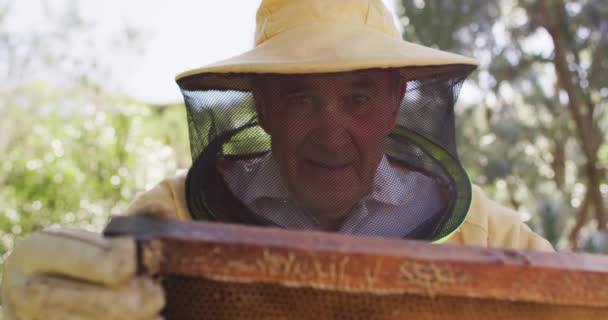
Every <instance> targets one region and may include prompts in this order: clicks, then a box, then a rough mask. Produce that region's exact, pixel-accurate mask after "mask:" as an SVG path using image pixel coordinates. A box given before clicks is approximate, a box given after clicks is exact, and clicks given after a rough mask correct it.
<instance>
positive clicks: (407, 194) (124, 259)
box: [2, 0, 552, 320]
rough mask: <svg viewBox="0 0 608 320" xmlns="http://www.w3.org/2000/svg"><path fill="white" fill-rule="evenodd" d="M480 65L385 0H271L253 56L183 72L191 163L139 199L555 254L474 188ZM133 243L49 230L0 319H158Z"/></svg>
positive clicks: (259, 219)
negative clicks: (398, 23)
mask: <svg viewBox="0 0 608 320" xmlns="http://www.w3.org/2000/svg"><path fill="white" fill-rule="evenodd" d="M475 66H476V61H474V60H472V59H470V58H466V57H462V56H459V55H455V54H451V53H447V52H442V51H438V50H434V49H431V48H426V47H422V46H419V45H415V44H411V43H408V42H405V41H403V40H401V38H400V36H399V33H398V32H397V30H396V28H395V26H394V24H393V20H392V17H391V15H390V13H389V12H388V11H387V10H386V8H384V6H383V5H382V3H381V1H380V0H348V1H345V0H339V1H338V0H335V1H329V0H266V1H263V3H262V5H261V7H260V9H259V11H258V15H257V28H256V46H255V48H254V49H252V50H250V51H248V52H245V53H243V54H241V55H239V56H236V57H233V58H230V59H227V60H224V61H221V62H218V63H216V64H213V65H211V66H207V67H204V68H201V69H196V70H192V71H189V72H186V73H183V74H181V75H179V76H178V77H177V82H178V84H179V85H180V88H181V89H182V92H183V94H184V97H185V101H186V106H187V108H188V121H189V125H190V140H191V146H192V156H193V165H192V168H191V169H190V170H189V172H188V175H187V176H180V177H175V178H170V179H167V180H165V181H163V182H161V184H159V185H158V186H157V187H155V188H154V189H152V190H150V191H148V192H146V193H143V194H141V195H139V196H138V197H137V199H135V201H134V202H133V204H132V205H131V206H130V207H129V208H128V209H127V210H126V213H125V214H129V215H137V214H156V215H160V216H164V217H169V218H177V219H182V220H212V221H220V222H233V223H241V224H249V225H266V226H274V227H280V228H289V229H300V230H323V231H336V232H342V233H349V234H357V235H368V236H380V237H393V238H404V239H420V240H427V241H433V242H436V243H440V242H447V243H454V244H465V245H476V246H491V247H503V248H516V249H531V250H552V248H551V246H550V245H549V244H548V242H547V241H546V240H544V239H542V238H541V237H539V236H538V235H536V234H534V233H533V232H532V231H531V230H530V229H529V228H528V227H527V226H526V225H525V224H523V223H522V222H521V221H520V220H519V219H518V216H517V214H516V213H515V212H513V211H511V210H509V209H506V208H504V207H501V206H500V205H498V204H496V203H495V202H493V201H491V200H489V199H488V198H486V196H485V195H484V194H483V193H482V191H481V190H480V189H479V188H478V187H475V186H471V184H470V181H469V179H468V177H467V175H466V172H465V171H464V169H463V168H462V166H461V165H460V162H459V160H458V156H457V153H456V144H455V137H454V117H453V116H454V113H453V107H454V103H455V101H456V97H457V94H458V90H459V88H460V85H461V84H462V82H463V81H464V79H465V78H466V76H467V75H468V74H469V73H470V72H472V71H473V70H474V69H475ZM134 259H135V249H134V245H133V241H132V239H129V238H119V239H105V238H102V237H100V236H98V235H94V234H85V233H82V232H75V231H65V230H59V231H43V232H39V233H36V234H34V235H32V236H31V237H30V238H28V239H26V240H25V241H22V242H21V243H20V244H19V245H18V246H17V248H16V249H15V250H14V252H13V253H12V255H11V256H10V257H9V259H8V261H7V263H6V270H5V278H4V282H3V291H2V294H3V299H2V301H3V305H4V312H5V319H7V320H8V319H11V320H13V319H155V318H157V317H158V313H159V310H161V308H162V305H163V294H162V290H161V289H160V287H159V286H158V285H157V284H156V283H154V282H153V281H152V280H151V279H148V278H145V277H137V276H135V275H134V274H135V263H134Z"/></svg>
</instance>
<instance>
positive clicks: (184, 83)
mask: <svg viewBox="0 0 608 320" xmlns="http://www.w3.org/2000/svg"><path fill="white" fill-rule="evenodd" d="M256 22H257V28H256V34H255V47H254V48H253V49H251V50H249V51H247V52H244V53H242V54H240V55H237V56H234V57H231V58H228V59H226V60H222V61H219V62H216V63H213V64H211V65H207V66H204V67H201V68H197V69H193V70H189V71H186V72H183V73H181V74H179V75H177V77H176V81H177V82H178V83H179V84H180V87H182V88H184V87H186V88H190V87H196V86H208V85H210V84H211V85H212V84H213V83H214V82H215V81H218V82H220V83H221V82H222V80H221V79H213V78H212V77H201V76H204V75H212V74H228V73H253V74H265V73H272V74H311V73H332V72H344V71H353V70H365V69H373V68H401V67H417V66H418V67H431V66H434V67H441V66H443V68H434V72H432V73H444V72H445V73H453V72H455V71H459V70H466V71H467V72H470V71H471V70H472V69H474V68H475V67H476V66H477V65H478V62H477V61H476V60H475V59H472V58H469V57H465V56H462V55H458V54H454V53H449V52H445V51H441V50H437V49H433V48H429V47H425V46H422V45H418V44H414V43H411V42H408V41H404V40H403V39H402V38H401V36H400V34H399V32H398V30H397V28H396V27H395V24H394V20H393V17H392V15H391V13H390V12H389V11H388V10H387V9H386V7H385V6H384V5H383V4H382V2H381V1H379V0H349V1H327V0H308V1H290V0H266V1H263V2H262V4H261V6H260V8H259V10H258V13H257V18H256ZM429 72H431V71H427V72H426V73H425V74H424V75H426V76H428V73H429ZM232 85H236V86H241V87H248V84H247V83H234V82H233V83H232Z"/></svg>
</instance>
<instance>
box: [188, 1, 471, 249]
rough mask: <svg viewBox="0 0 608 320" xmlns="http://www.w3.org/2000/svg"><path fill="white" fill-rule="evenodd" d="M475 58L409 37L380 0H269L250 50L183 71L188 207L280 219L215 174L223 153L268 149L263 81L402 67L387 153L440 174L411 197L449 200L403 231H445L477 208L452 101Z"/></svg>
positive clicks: (243, 219) (243, 156)
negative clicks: (261, 105)
mask: <svg viewBox="0 0 608 320" xmlns="http://www.w3.org/2000/svg"><path fill="white" fill-rule="evenodd" d="M476 66H477V61H476V60H474V59H472V58H468V57H465V56H461V55H458V54H453V53H449V52H444V51H441V50H437V49H433V48H429V47H425V46H421V45H417V44H414V43H410V42H407V41H404V40H403V39H402V38H401V36H400V34H399V32H398V30H397V28H396V27H395V24H394V20H393V17H392V15H391V13H390V12H389V11H388V10H387V9H386V7H385V6H384V5H383V3H382V2H381V1H380V0H264V1H262V4H261V6H260V8H259V10H258V13H257V19H256V32H255V47H254V48H253V49H251V50H249V51H247V52H244V53H242V54H240V55H237V56H234V57H231V58H228V59H226V60H222V61H219V62H216V63H213V64H211V65H208V66H204V67H201V68H197V69H193V70H190V71H186V72H184V73H181V74H179V75H178V76H177V77H176V81H177V83H178V85H179V86H180V89H181V90H182V94H183V95H184V100H185V103H186V107H187V111H188V124H189V134H190V146H191V152H192V159H193V164H192V167H191V168H190V170H189V173H188V178H187V180H186V201H187V203H188V209H189V210H190V213H191V214H192V216H193V218H195V219H203V220H215V221H224V222H236V223H247V224H258V225H271V226H272V225H274V224H273V223H272V221H268V220H267V219H265V217H261V216H260V214H258V212H256V211H255V210H254V209H253V208H248V207H247V206H246V205H244V203H242V201H240V200H243V199H240V198H239V196H238V192H237V191H238V190H237V191H235V189H234V188H231V187H230V186H229V185H227V183H226V181H225V179H223V177H222V175H221V174H219V173H218V168H219V167H221V166H222V165H225V164H226V161H228V162H231V163H232V164H231V165H234V162H235V161H249V160H250V159H259V158H261V156H262V155H264V154H267V153H268V152H269V151H271V137H270V136H268V135H267V134H266V132H265V131H264V130H263V129H262V128H261V127H260V125H259V123H258V121H257V113H256V99H255V97H254V91H255V90H256V87H257V88H258V89H259V85H258V86H256V84H259V83H263V82H265V81H266V79H271V78H273V79H277V78H279V79H281V80H288V79H290V78H294V77H295V78H297V77H308V76H312V77H328V78H331V77H336V76H343V75H348V74H350V73H357V72H362V73H365V72H377V70H387V71H389V72H391V73H393V72H397V74H398V75H399V78H400V81H398V82H396V83H398V85H399V86H401V87H400V90H398V91H399V92H403V97H402V99H401V104H400V106H399V113H398V116H397V120H396V121H397V123H396V126H395V128H394V130H392V132H391V133H390V134H389V136H388V137H387V139H386V146H385V155H386V156H387V157H388V159H389V160H390V162H391V164H392V165H393V167H395V168H401V169H403V170H405V171H406V172H407V171H410V172H412V171H414V172H417V173H419V174H422V175H424V176H426V177H428V178H429V179H432V180H433V181H434V182H433V184H434V185H436V188H437V192H435V195H429V194H412V195H411V199H413V201H414V203H427V204H429V203H430V204H432V203H439V202H440V203H441V204H442V206H441V210H437V208H433V209H432V210H431V207H432V205H431V206H430V207H429V212H428V214H426V215H423V216H418V218H416V219H418V220H419V221H415V220H412V221H404V222H403V223H404V224H411V225H416V228H415V230H413V231H411V232H410V231H408V232H407V233H404V234H402V235H401V236H402V237H404V238H413V239H424V240H432V241H442V240H445V239H447V237H449V236H450V235H451V234H453V233H454V232H455V231H456V230H457V229H458V228H459V226H460V225H461V224H462V223H463V221H464V219H465V218H466V215H467V212H468V209H469V207H470V201H471V184H470V180H469V178H468V176H467V174H466V172H465V171H464V169H463V167H462V165H461V164H460V161H459V159H458V155H457V152H456V143H455V124H454V108H453V107H454V104H455V102H456V100H457V97H458V93H459V89H460V87H461V85H462V83H463V82H464V80H465V79H466V77H467V76H468V75H469V74H470V73H471V72H472V71H473V70H474V69H475V68H476ZM332 79H334V78H332ZM275 89H276V88H269V89H266V90H275ZM277 183H279V181H277ZM408 197H410V196H408ZM419 200H421V201H419ZM412 208H413V210H417V212H418V213H420V212H424V210H425V208H414V207H412ZM431 211H432V212H431ZM406 213H407V212H406ZM404 216H406V217H408V216H412V217H414V216H415V215H413V214H412V215H408V214H405V215H404ZM274 226H276V225H274Z"/></svg>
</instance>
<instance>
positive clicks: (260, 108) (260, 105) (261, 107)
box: [252, 85, 269, 134]
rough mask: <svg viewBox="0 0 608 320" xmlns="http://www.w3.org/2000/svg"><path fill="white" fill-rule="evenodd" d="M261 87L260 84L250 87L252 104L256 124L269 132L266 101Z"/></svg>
mask: <svg viewBox="0 0 608 320" xmlns="http://www.w3.org/2000/svg"><path fill="white" fill-rule="evenodd" d="M262 91H263V89H262V88H261V87H260V86H257V85H256V86H254V87H253V89H252V94H253V104H254V105H255V112H256V115H257V118H258V124H259V125H260V127H261V128H262V129H263V130H264V131H265V132H266V133H268V134H269V132H268V127H267V123H266V121H265V119H266V103H265V100H266V98H265V95H264V93H263V92H262Z"/></svg>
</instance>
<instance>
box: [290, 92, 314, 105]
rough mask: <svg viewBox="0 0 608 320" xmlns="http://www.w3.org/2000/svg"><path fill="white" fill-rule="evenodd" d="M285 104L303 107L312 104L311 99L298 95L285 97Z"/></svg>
mask: <svg viewBox="0 0 608 320" xmlns="http://www.w3.org/2000/svg"><path fill="white" fill-rule="evenodd" d="M287 103H288V104H289V105H304V104H310V103H312V97H310V96H307V95H303V94H299V95H291V96H288V97H287Z"/></svg>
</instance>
